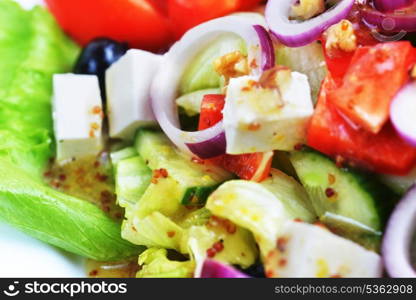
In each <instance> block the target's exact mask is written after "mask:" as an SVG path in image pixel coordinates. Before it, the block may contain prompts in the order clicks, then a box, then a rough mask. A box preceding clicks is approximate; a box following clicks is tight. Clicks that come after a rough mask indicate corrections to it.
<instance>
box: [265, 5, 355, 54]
mask: <svg viewBox="0 0 416 300" xmlns="http://www.w3.org/2000/svg"><path fill="white" fill-rule="evenodd" d="M354 2H355V0H341V1H340V2H339V3H338V4H337V5H336V6H334V7H332V8H330V9H329V10H327V11H326V12H324V13H323V14H321V15H319V16H317V17H314V18H312V19H310V20H307V21H304V22H297V21H291V20H289V13H290V8H291V6H292V4H293V0H269V2H268V3H267V6H266V12H265V14H266V21H267V23H268V25H269V28H270V31H271V33H272V34H273V35H274V36H275V37H276V38H277V39H278V40H279V41H280V42H281V43H282V44H284V45H286V46H289V47H301V46H305V45H307V44H310V43H312V42H313V41H315V40H316V39H317V38H318V37H319V36H320V35H321V34H322V32H324V31H325V30H326V29H327V28H328V27H330V26H331V25H334V24H336V23H338V22H339V21H341V20H342V19H345V18H346V17H347V16H348V14H349V13H350V11H351V9H352V7H353V5H354Z"/></svg>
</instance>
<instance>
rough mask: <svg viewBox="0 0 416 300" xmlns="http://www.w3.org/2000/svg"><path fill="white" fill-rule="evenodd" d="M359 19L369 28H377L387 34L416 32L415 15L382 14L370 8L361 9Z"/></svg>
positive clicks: (412, 13)
mask: <svg viewBox="0 0 416 300" xmlns="http://www.w3.org/2000/svg"><path fill="white" fill-rule="evenodd" d="M360 14H361V17H362V19H363V21H364V22H365V23H367V24H368V25H369V27H377V28H379V29H381V30H383V31H387V32H400V31H408V32H413V31H416V13H415V12H408V13H406V14H405V13H403V12H400V11H397V12H391V13H384V12H381V11H379V10H377V9H374V8H372V7H370V6H366V7H363V8H362V9H361V11H360Z"/></svg>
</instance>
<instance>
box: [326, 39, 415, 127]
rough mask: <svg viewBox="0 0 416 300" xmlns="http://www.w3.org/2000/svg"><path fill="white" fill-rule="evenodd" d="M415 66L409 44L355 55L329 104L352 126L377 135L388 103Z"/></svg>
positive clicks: (386, 115) (387, 45)
mask: <svg viewBox="0 0 416 300" xmlns="http://www.w3.org/2000/svg"><path fill="white" fill-rule="evenodd" d="M415 63H416V50H415V49H414V48H413V47H412V45H411V43H410V42H407V41H403V42H392V43H383V44H378V45H375V46H372V47H361V48H358V49H357V50H356V51H355V54H354V56H353V58H352V60H351V63H350V66H349V68H348V69H347V72H346V74H345V76H344V78H343V79H342V82H341V83H340V85H339V86H338V87H336V88H335V89H333V90H332V91H330V93H329V95H328V97H329V100H330V101H331V102H332V103H333V104H334V105H335V106H336V107H337V108H338V109H339V110H340V111H341V112H342V113H343V114H344V115H345V116H347V117H348V118H349V119H351V120H352V121H353V122H354V123H355V124H357V125H358V126H360V127H362V128H364V129H365V130H368V131H370V132H372V133H378V132H380V131H381V129H382V128H383V125H384V124H386V122H387V120H388V118H389V111H390V103H391V101H392V100H393V98H394V96H395V95H396V94H397V92H398V91H399V90H400V89H401V88H402V87H403V85H404V84H405V83H406V82H407V81H408V80H409V71H410V69H411V68H412V67H413V66H414V64H415Z"/></svg>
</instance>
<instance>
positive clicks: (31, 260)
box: [0, 0, 85, 277]
mask: <svg viewBox="0 0 416 300" xmlns="http://www.w3.org/2000/svg"><path fill="white" fill-rule="evenodd" d="M16 1H17V2H19V3H21V4H22V6H23V7H25V8H31V7H32V6H33V5H35V4H39V3H42V2H43V1H41V0H16ZM0 266H1V267H0V277H85V270H84V259H83V258H81V257H79V256H76V255H73V254H69V253H66V252H64V251H61V250H59V249H57V248H55V247H52V246H49V245H47V244H45V243H42V242H40V241H38V240H36V239H34V238H31V237H29V236H27V235H25V234H23V233H21V232H19V231H17V230H16V229H14V228H12V227H11V226H9V225H7V224H5V223H3V222H1V221H0Z"/></svg>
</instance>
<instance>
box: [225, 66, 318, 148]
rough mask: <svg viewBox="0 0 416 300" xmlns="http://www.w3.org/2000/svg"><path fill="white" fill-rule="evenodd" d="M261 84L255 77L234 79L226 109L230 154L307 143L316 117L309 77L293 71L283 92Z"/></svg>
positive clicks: (229, 90) (227, 96)
mask: <svg viewBox="0 0 416 300" xmlns="http://www.w3.org/2000/svg"><path fill="white" fill-rule="evenodd" d="M257 82H258V78H256V77H253V76H243V77H239V78H234V79H231V80H230V84H229V86H228V89H227V95H226V99H225V107H224V110H223V115H224V129H225V134H226V138H227V153H229V154H242V153H252V152H266V151H271V150H283V151H289V150H293V149H294V147H295V146H296V145H297V144H299V143H304V142H305V139H306V125H307V122H308V120H309V118H310V117H311V116H312V114H313V103H312V99H311V92H310V87H309V83H308V78H307V77H306V76H305V75H303V74H300V73H297V72H292V73H291V80H289V82H288V84H287V86H285V88H282V89H280V91H279V90H278V89H272V88H261V87H259V86H258V85H257Z"/></svg>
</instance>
